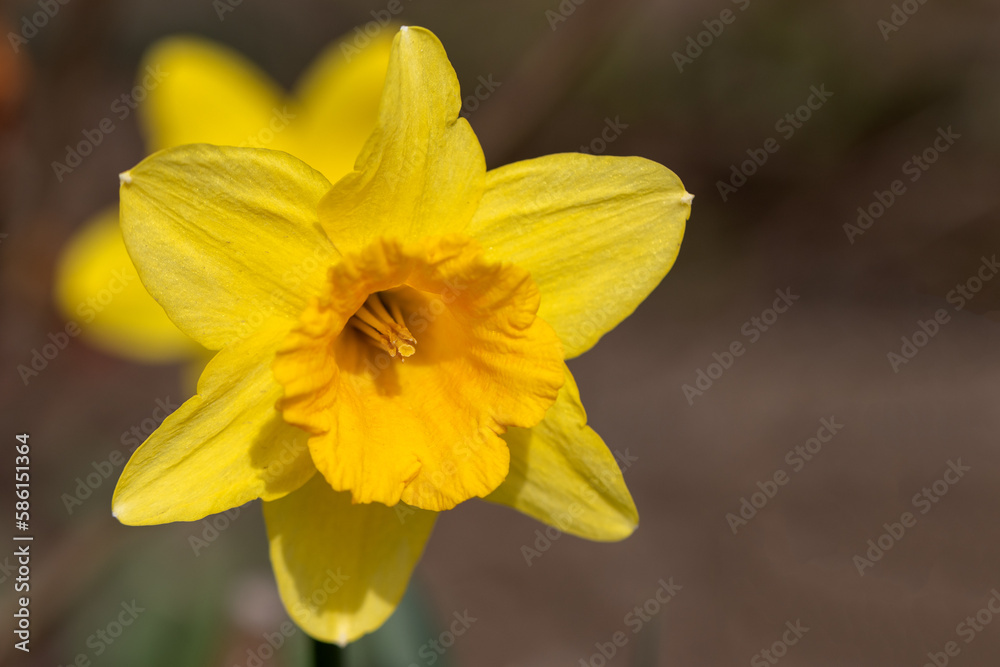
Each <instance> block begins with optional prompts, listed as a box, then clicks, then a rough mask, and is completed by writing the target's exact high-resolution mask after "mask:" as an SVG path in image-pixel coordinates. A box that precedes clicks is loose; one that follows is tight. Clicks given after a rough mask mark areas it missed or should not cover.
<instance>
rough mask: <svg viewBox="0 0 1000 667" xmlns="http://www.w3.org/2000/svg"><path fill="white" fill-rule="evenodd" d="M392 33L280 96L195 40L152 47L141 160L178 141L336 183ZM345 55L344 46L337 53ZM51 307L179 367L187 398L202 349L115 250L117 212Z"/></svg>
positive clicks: (68, 261) (332, 51)
mask: <svg viewBox="0 0 1000 667" xmlns="http://www.w3.org/2000/svg"><path fill="white" fill-rule="evenodd" d="M391 35H392V31H385V33H384V34H383V35H379V36H377V37H375V38H373V39H372V40H371V41H370V43H369V44H367V45H366V46H365V47H364V48H362V49H358V48H356V47H354V46H350V45H348V44H347V42H346V39H345V40H342V41H337V42H334V43H333V44H331V45H330V46H328V47H327V48H326V49H325V50H324V51H323V52H322V53H321V54H320V55H319V57H318V58H317V59H316V60H315V62H314V63H313V64H312V66H311V67H310V68H309V69H308V70H307V71H306V72H305V73H304V74H303V75H302V77H301V78H300V79H299V83H298V85H297V86H296V88H295V90H294V91H293V92H292V93H291V94H289V93H288V92H286V91H285V90H283V89H282V88H281V87H280V86H279V85H278V84H277V83H275V82H274V81H273V80H272V79H271V78H270V77H269V76H268V75H267V74H265V73H264V72H262V71H261V70H260V69H258V68H257V67H256V66H255V65H254V64H253V63H251V62H250V61H248V60H247V59H246V58H244V57H243V56H242V55H240V54H239V53H237V52H236V51H233V50H232V49H229V48H227V47H224V46H221V45H219V44H215V43H214V42H211V41H208V40H205V39H202V38H197V37H187V36H184V37H172V38H167V39H164V40H162V41H160V42H159V43H157V44H155V45H154V46H153V47H151V48H150V50H149V51H148V52H147V54H146V57H145V59H144V61H143V63H142V64H141V65H140V67H139V73H138V77H137V78H138V79H143V78H144V77H147V75H149V74H150V73H152V74H153V76H152V77H150V81H155V83H153V84H152V85H150V86H148V89H147V93H148V98H147V99H146V100H144V102H143V104H141V105H139V107H138V110H137V113H138V114H139V116H138V117H139V120H140V123H141V125H142V127H143V130H144V134H145V137H146V140H147V147H148V149H149V151H150V152H151V153H152V152H156V151H159V150H163V149H166V148H170V147H173V146H179V145H183V144H190V143H210V144H216V145H226V146H251V147H257V148H269V149H273V150H280V151H285V152H287V153H290V154H292V155H294V156H296V157H298V158H300V159H301V160H303V161H305V162H306V163H307V164H309V165H311V166H313V167H314V168H315V169H317V170H319V171H320V172H322V173H323V175H324V176H326V177H327V179H329V180H330V181H331V182H336V181H337V180H339V179H340V177H341V176H344V175H345V174H347V173H348V172H350V171H351V169H352V168H353V166H354V161H355V159H356V157H357V154H358V152H359V151H360V150H361V147H362V146H363V145H364V143H365V140H366V139H367V138H368V135H369V134H371V131H372V129H373V128H374V127H375V120H376V113H377V111H378V104H379V99H380V97H381V93H382V85H383V83H384V81H385V73H386V69H387V67H388V62H389V50H390V47H391V44H392V40H391ZM345 47H347V48H345ZM55 292H56V294H55V297H56V303H57V304H58V305H59V308H60V310H61V311H62V314H63V316H64V317H66V318H68V319H70V320H73V321H76V322H77V323H78V324H79V325H80V328H81V337H82V338H84V339H85V340H86V341H87V342H88V343H90V344H91V345H93V346H95V347H97V348H99V349H101V350H102V351H104V352H107V353H109V354H112V355H116V356H120V357H124V358H127V359H129V360H132V361H136V362H140V363H149V364H159V363H176V362H186V363H187V365H188V369H187V373H186V375H185V379H186V382H185V386H186V388H188V389H192V388H193V387H194V385H195V382H196V381H197V378H198V375H199V374H200V373H201V371H202V369H203V368H204V366H205V364H206V363H207V362H208V360H209V359H210V358H211V356H212V354H213V353H212V352H211V351H209V350H206V349H205V348H203V347H202V346H201V345H199V344H198V343H196V342H195V341H193V340H192V339H191V338H189V337H187V336H186V335H184V334H183V333H181V331H180V330H179V329H178V328H177V327H176V326H174V324H173V323H172V322H171V321H170V319H169V318H168V317H167V315H166V313H164V311H163V309H162V308H161V307H160V305H159V304H158V303H157V302H156V301H155V300H153V298H152V297H151V296H150V295H149V293H148V292H146V290H145V288H144V287H143V286H142V283H141V282H140V281H139V279H138V274H137V273H136V271H135V267H134V266H133V265H132V261H131V259H130V258H129V256H128V253H127V252H126V250H125V244H124V242H123V241H122V235H121V230H120V228H119V225H118V210H117V208H116V207H115V208H108V209H105V210H103V211H101V212H100V213H98V214H97V215H95V216H94V217H93V218H92V219H91V220H89V221H88V222H87V223H85V224H84V225H83V226H82V227H81V229H80V230H79V231H78V232H77V233H76V234H75V235H74V236H73V237H72V238H71V239H70V241H69V242H68V243H67V245H66V247H65V249H64V250H63V252H62V256H61V258H60V262H59V266H58V271H57V279H56V282H55Z"/></svg>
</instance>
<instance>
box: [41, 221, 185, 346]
mask: <svg viewBox="0 0 1000 667" xmlns="http://www.w3.org/2000/svg"><path fill="white" fill-rule="evenodd" d="M55 288H56V289H55V291H56V303H57V304H59V308H60V310H61V311H62V313H63V316H64V317H65V318H66V319H67V320H71V321H73V322H76V323H77V324H78V325H79V326H80V329H81V335H82V336H83V338H84V339H86V340H87V342H89V343H90V344H92V345H94V346H95V347H98V348H100V349H102V350H104V351H106V352H110V353H114V354H120V355H122V356H125V357H127V358H129V359H133V360H135V361H143V362H151V363H155V362H170V361H179V360H182V359H190V358H193V357H195V356H198V355H199V354H200V353H201V352H200V351H201V350H203V349H204V348H202V347H201V346H200V345H198V344H197V343H195V342H194V341H193V340H192V339H191V338H188V337H187V336H185V335H184V334H183V333H181V332H180V330H179V329H178V328H177V327H175V326H174V324H173V322H171V321H170V319H169V318H168V317H167V315H166V313H164V312H163V309H162V308H160V305H159V304H158V303H156V301H154V300H153V298H152V297H151V296H149V293H148V292H147V291H146V289H145V288H144V287H143V286H142V283H141V282H139V275H138V274H137V273H136V271H135V267H134V266H132V260H131V259H130V258H129V256H128V252H126V250H125V243H124V241H122V233H121V228H120V227H119V226H118V211H117V210H116V209H111V210H107V211H104V212H102V213H101V214H99V215H97V216H95V217H94V218H93V219H92V220H90V221H88V222H87V223H86V224H85V225H84V226H83V228H82V229H81V230H80V231H78V232H77V233H76V234H75V235H74V236H73V238H72V239H70V241H69V243H68V244H67V246H66V248H65V249H64V250H63V252H62V256H61V257H60V259H59V266H58V269H57V272H56V285H55Z"/></svg>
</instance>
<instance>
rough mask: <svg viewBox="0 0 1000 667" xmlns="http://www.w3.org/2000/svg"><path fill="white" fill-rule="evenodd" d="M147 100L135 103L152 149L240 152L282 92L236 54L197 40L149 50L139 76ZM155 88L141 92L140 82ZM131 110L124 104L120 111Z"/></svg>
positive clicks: (278, 106) (178, 39)
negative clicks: (208, 146) (202, 146)
mask: <svg viewBox="0 0 1000 667" xmlns="http://www.w3.org/2000/svg"><path fill="white" fill-rule="evenodd" d="M137 78H138V82H139V85H140V86H143V87H144V88H145V89H146V90H147V91H148V98H147V99H145V100H143V101H142V102H141V103H138V102H137V103H136V106H137V113H138V114H139V118H140V119H141V120H142V121H143V125H144V126H145V128H146V132H147V135H148V139H149V145H150V148H152V149H153V150H160V149H163V148H170V147H173V146H179V145H181V144H195V143H203V142H204V143H212V144H220V145H230V146H239V145H241V144H244V143H245V142H246V141H247V139H248V138H249V137H256V136H257V135H258V133H259V132H260V130H261V129H262V128H264V127H267V125H268V123H269V122H270V120H271V118H272V117H273V116H274V114H275V111H276V110H278V111H280V110H281V106H282V104H283V101H284V92H283V91H282V90H281V89H280V88H279V87H278V86H277V85H276V84H275V83H273V82H272V81H271V79H270V78H269V77H268V76H267V75H266V74H264V73H263V72H261V71H260V70H259V69H257V67H256V66H255V65H254V64H253V63H251V62H250V61H248V60H246V59H245V58H244V57H243V56H241V55H240V54H239V53H237V52H236V51H233V50H231V49H228V48H226V47H224V46H221V45H218V44H215V43H213V42H210V41H207V40H204V39H199V38H196V37H173V38H170V39H165V40H163V41H161V42H158V43H157V44H156V45H155V46H154V47H153V48H152V49H150V50H149V52H148V53H147V55H146V57H145V58H144V61H143V63H142V66H141V68H140V70H139V74H138V77H137ZM144 79H146V80H147V81H148V82H149V83H151V84H152V83H153V82H154V81H155V85H148V86H145V85H144V82H143V80H144ZM128 110H129V107H128V106H127V105H126V104H125V103H124V102H123V103H122V111H121V113H124V112H125V111H128Z"/></svg>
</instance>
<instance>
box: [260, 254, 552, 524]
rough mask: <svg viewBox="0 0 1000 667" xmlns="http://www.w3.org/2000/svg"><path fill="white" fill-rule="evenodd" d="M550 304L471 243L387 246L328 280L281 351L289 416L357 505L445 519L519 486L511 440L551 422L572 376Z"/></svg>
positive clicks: (350, 258)
mask: <svg viewBox="0 0 1000 667" xmlns="http://www.w3.org/2000/svg"><path fill="white" fill-rule="evenodd" d="M539 300H540V294H539V292H538V288H537V286H536V285H535V283H534V282H533V281H532V280H531V276H530V274H528V272H527V271H524V270H523V269H519V268H518V267H516V266H513V265H508V264H499V263H492V262H489V261H487V260H486V259H485V258H484V257H483V254H482V251H481V250H480V249H479V246H478V245H476V244H475V242H474V241H472V240H471V239H468V238H465V237H461V236H448V237H440V238H428V239H421V240H419V241H415V242H410V243H404V242H402V241H398V240H394V239H377V240H375V241H373V242H372V244H371V245H370V246H368V247H366V248H365V249H364V250H362V251H361V252H359V253H357V254H352V255H346V256H344V258H343V259H342V261H341V262H340V263H338V264H336V265H335V266H333V267H332V268H331V269H330V271H329V273H328V275H327V284H326V287H325V289H324V293H323V295H322V296H320V297H317V298H316V299H315V300H314V301H313V302H311V303H310V304H309V306H307V307H306V308H305V310H304V311H303V312H302V315H301V316H300V320H299V323H298V325H297V326H295V327H294V328H293V329H292V330H291V331H289V333H288V335H287V336H286V338H285V340H284V341H283V343H282V345H281V347H280V349H279V350H278V353H277V355H276V356H275V360H274V363H273V364H272V369H273V372H274V376H275V379H277V381H278V382H279V383H281V384H282V385H283V386H284V389H285V392H284V396H283V397H282V399H281V400H280V401H279V403H278V409H279V410H281V415H282V418H283V419H284V420H285V422H287V423H289V424H292V425H295V426H298V427H299V428H302V429H304V430H306V431H307V432H308V433H309V434H310V438H309V453H310V455H311V456H312V460H313V463H314V464H315V465H316V468H317V469H318V470H319V471H320V473H322V475H323V476H324V478H325V479H326V481H327V482H328V483H329V484H330V486H331V487H332V488H334V489H336V490H337V491H350V492H351V499H352V501H353V502H356V503H371V502H377V503H382V504H384V505H390V506H391V505H395V504H396V503H398V502H404V503H407V504H409V505H413V506H415V507H420V508H422V509H428V510H433V511H441V510H446V509H450V508H452V507H454V506H455V505H457V504H458V503H460V502H463V501H465V500H468V499H469V498H474V497H483V496H486V495H487V494H489V493H491V492H492V491H493V490H494V489H496V488H497V487H498V486H499V485H500V484H501V483H502V482H503V481H504V479H505V478H506V477H507V472H508V469H509V465H510V452H509V450H508V449H507V444H506V442H505V441H504V440H503V438H502V437H501V436H502V435H503V433H504V432H505V431H506V430H507V429H508V428H510V427H521V428H530V427H532V426H534V425H535V424H537V423H538V422H539V421H541V420H542V418H543V417H544V416H545V412H546V410H548V408H549V406H551V405H552V403H553V402H554V401H555V399H556V395H557V394H558V392H559V387H560V386H561V385H562V383H563V380H564V377H565V376H564V371H563V351H562V344H561V343H560V342H559V338H558V336H556V333H555V332H554V331H553V330H552V328H551V327H550V326H549V325H548V324H546V323H545V322H544V321H542V320H541V319H539V318H538V317H537V311H538V304H539ZM404 318H405V319H404ZM414 334H415V335H414ZM416 336H420V354H419V355H416V349H417V340H416ZM393 358H398V359H399V360H400V361H402V360H405V359H407V358H410V359H411V362H410V363H408V364H396V363H393V362H392V359H393Z"/></svg>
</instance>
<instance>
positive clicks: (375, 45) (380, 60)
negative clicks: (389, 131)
mask: <svg viewBox="0 0 1000 667" xmlns="http://www.w3.org/2000/svg"><path fill="white" fill-rule="evenodd" d="M355 37H356V35H355V34H353V33H352V34H351V36H350V37H345V38H343V39H342V40H341V41H339V42H336V43H334V44H331V45H330V46H328V47H327V48H326V50H324V51H323V53H322V54H320V56H319V57H318V58H317V59H316V61H315V62H314V63H313V64H312V65H311V66H310V67H309V70H308V71H306V73H305V74H303V76H302V78H301V79H300V81H299V84H298V86H297V87H296V93H295V97H296V104H295V109H296V111H295V113H296V117H295V119H294V120H293V121H292V126H291V127H290V128H289V129H290V130H291V131H292V132H291V135H290V138H291V139H292V140H293V141H294V142H295V143H294V146H291V147H289V148H284V147H281V148H282V149H283V150H287V151H288V152H289V153H291V154H292V155H295V156H296V157H299V158H301V159H302V160H303V161H305V162H306V164H308V165H309V166H311V167H313V168H314V169H316V170H318V171H319V172H321V173H322V174H323V175H324V176H326V177H327V178H328V179H330V181H331V182H336V181H338V180H340V178H341V177H343V176H344V175H345V174H348V173H350V172H351V171H353V169H354V163H355V161H357V159H358V153H360V152H361V149H362V148H363V147H364V145H365V142H366V141H367V140H368V137H369V136H370V135H371V133H372V130H374V129H375V121H376V119H377V118H378V106H379V100H380V99H382V88H383V86H384V85H385V73H386V69H387V68H388V67H389V52H390V50H391V49H392V31H391V30H383V31H382V32H381V33H379V34H378V35H377V36H375V37H373V38H371V41H370V42H369V43H368V45H367V46H365V47H363V48H361V49H358V48H357V47H355V46H354V45H353V44H352V43H351V42H353V41H355ZM277 138H278V139H282V138H283V137H281V136H279V137H277ZM273 148H279V146H277V145H275V146H273Z"/></svg>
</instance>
